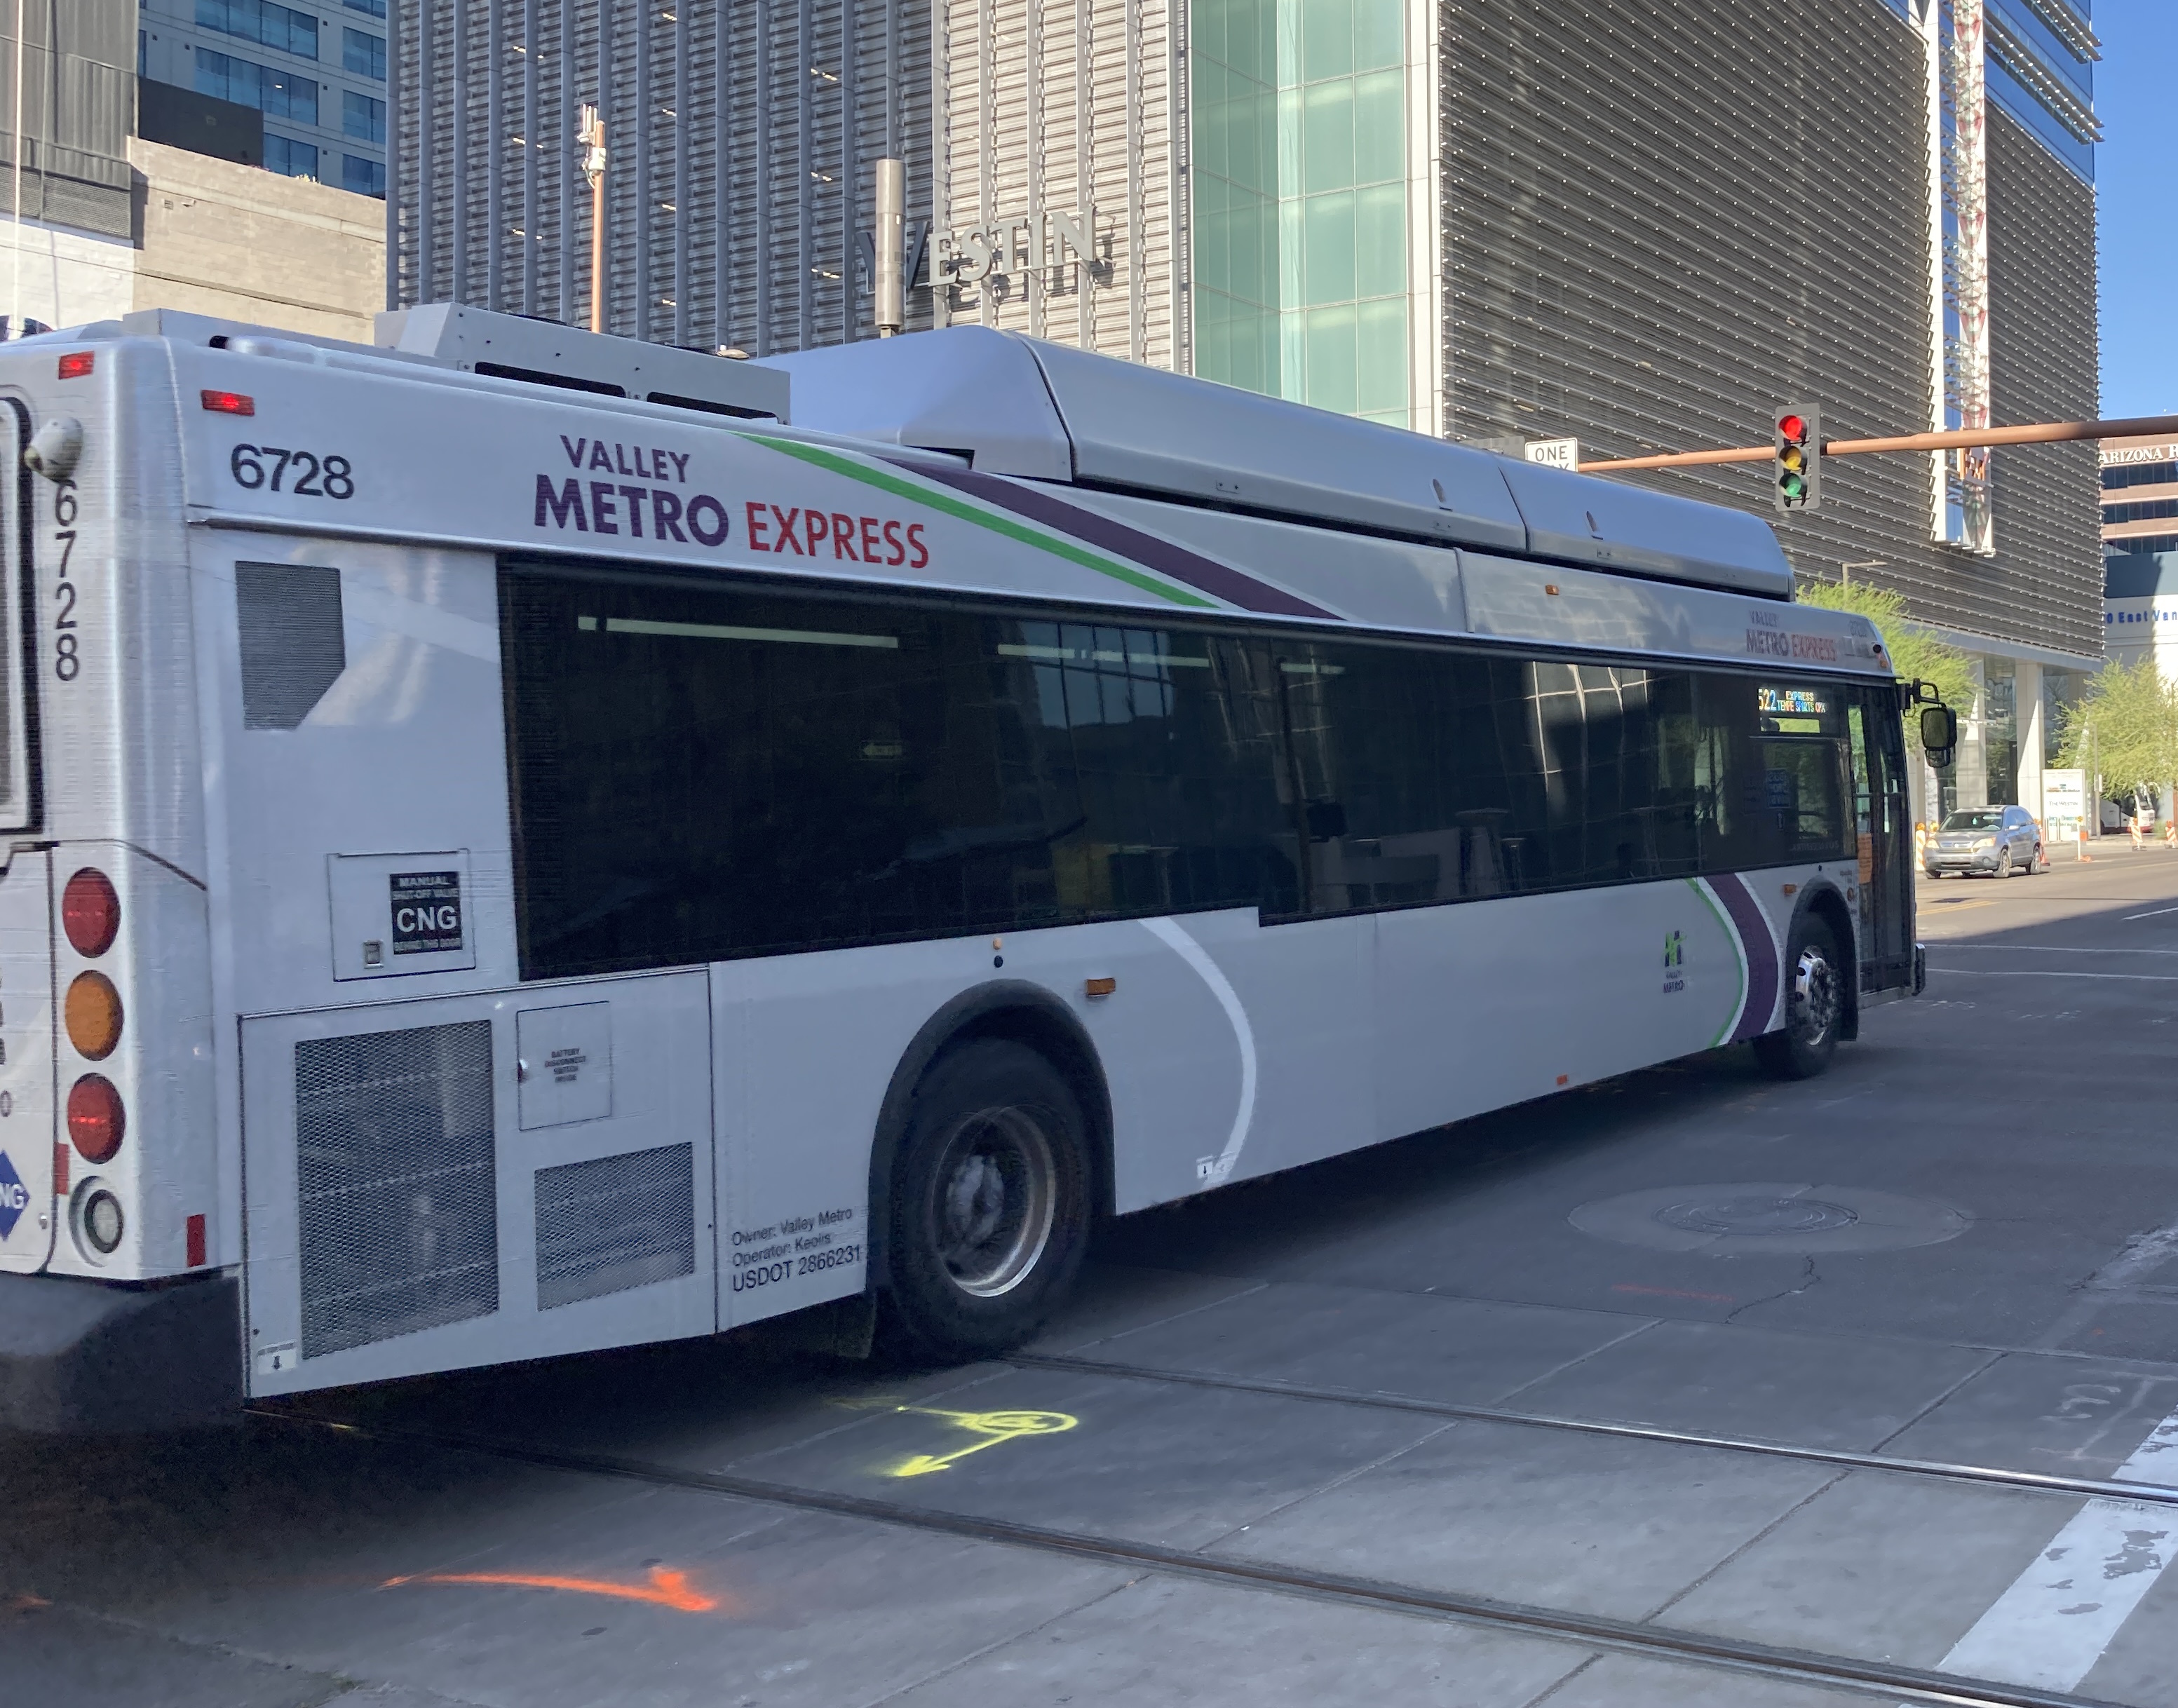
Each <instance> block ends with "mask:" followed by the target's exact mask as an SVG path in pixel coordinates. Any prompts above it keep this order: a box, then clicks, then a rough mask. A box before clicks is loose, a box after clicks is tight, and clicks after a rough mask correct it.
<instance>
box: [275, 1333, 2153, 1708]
mask: <svg viewBox="0 0 2178 1708" xmlns="http://www.w3.org/2000/svg"><path fill="white" fill-rule="evenodd" d="M1046 1362H1060V1363H1061V1367H1067V1362H1086V1360H1076V1361H1067V1362H1061V1361H1059V1360H1046ZM249 1410H251V1411H252V1412H253V1413H254V1415H257V1416H260V1417H262V1418H266V1419H270V1420H273V1421H278V1422H281V1423H284V1424H287V1425H290V1426H296V1427H300V1428H317V1429H327V1430H333V1431H337V1432H341V1433H343V1434H348V1435H353V1436H357V1437H362V1438H364V1439H366V1440H370V1441H374V1442H382V1443H386V1444H389V1445H400V1446H408V1447H423V1448H436V1449H440V1450H442V1451H447V1452H455V1453H473V1454H477V1455H479V1456H481V1457H485V1458H490V1459H501V1460H503V1461H506V1462H509V1463H512V1464H528V1465H534V1466H537V1467H540V1468H543V1469H546V1470H563V1471H569V1472H572V1473H575V1474H577V1475H588V1476H601V1477H611V1478H618V1479H621V1480H624V1481H633V1482H641V1483H648V1484H650V1485H653V1486H658V1487H665V1488H681V1489H690V1490H695V1491H698V1492H703V1493H707V1494H716V1495H723V1496H726V1497H731V1498H734V1499H738V1500H748V1501H757V1502H761V1503H764V1504H767V1505H771V1506H779V1507H785V1508H791V1509H794V1510H797V1511H804V1512H821V1513H829V1514H833V1515H834V1516H836V1517H840V1518H849V1519H863V1520H866V1521H867V1522H870V1523H874V1524H882V1525H895V1526H899V1527H901V1528H905V1529H910V1530H923V1531H928V1532H934V1533H936V1534H939V1535H943V1536H959V1537H962V1538H965V1539H967V1540H971V1541H985V1542H993V1543H997V1544H999V1545H1001V1546H1004V1547H1022V1548H1031V1549H1035V1550H1038V1551H1040V1552H1046V1553H1055V1554H1064V1555H1067V1556H1070V1557H1074V1558H1076V1559H1083V1560H1090V1561H1095V1562H1100V1563H1106V1564H1109V1565H1116V1566H1137V1567H1146V1568H1151V1569H1152V1570H1156V1571H1160V1572H1170V1573H1174V1574H1181V1575H1185V1576H1188V1577H1192V1578H1196V1579H1206V1580H1209V1581H1212V1582H1218V1583H1223V1584H1226V1585H1241V1586H1245V1587H1248V1588H1252V1589H1258V1590H1268V1591H1271V1592H1273V1593H1282V1594H1287V1595H1294V1596H1305V1597H1308V1598H1310V1599H1313V1600H1320V1601H1338V1602H1343V1603H1345V1604H1347V1605H1349V1606H1355V1607H1372V1608H1376V1609H1378V1610H1380V1611H1395V1612H1409V1613H1416V1614H1421V1615H1425V1616H1429V1615H1434V1616H1436V1617H1437V1618H1444V1619H1448V1620H1454V1621H1458V1622H1459V1623H1464V1624H1469V1625H1479V1626H1484V1627H1488V1628H1491V1629H1498V1630H1505V1631H1526V1632H1530V1633H1533V1634H1538V1635H1541V1636H1546V1637H1557V1638H1562V1639H1564V1640H1568V1641H1569V1642H1573V1643H1578V1644H1582V1645H1589V1646H1592V1647H1595V1648H1598V1649H1604V1650H1610V1651H1617V1652H1619V1653H1625V1654H1638V1655H1644V1656H1650V1657H1652V1658H1661V1659H1672V1660H1679V1661H1691V1662H1694V1663H1697V1664H1699V1665H1704V1666H1708V1667H1715V1668H1717V1669H1719V1670H1722V1671H1727V1672H1737V1673H1742V1674H1748V1675H1753V1676H1758V1677H1765V1678H1780V1679H1789V1680H1792V1681H1793V1682H1796V1683H1812V1684H1820V1685H1827V1686H1831V1687H1833V1688H1842V1689H1866V1690H1872V1691H1877V1692H1880V1693H1882V1694H1884V1695H1885V1696H1886V1697H1894V1698H1896V1700H1899V1701H1901V1702H1912V1703H1927V1704H1933V1705H1943V1708H2121V1705H2118V1704H2114V1703H2110V1702H2107V1701H2105V1700H2103V1699H2100V1698H2095V1697H2088V1696H2079V1695H2075V1694H2071V1693H2070V1692H2067V1691H2061V1690H2048V1689H2039V1688H2038V1687H2035V1686H2033V1685H2027V1684H2013V1683H2005V1682H2003V1681H2001V1680H1998V1679H1989V1678H1955V1677H1952V1676H1951V1675H1950V1674H1947V1673H1943V1672H1932V1671H1930V1670H1929V1669H1927V1668H1924V1667H1904V1666H1899V1665H1896V1664H1894V1663H1891V1662H1889V1661H1874V1660H1864V1659H1860V1658H1858V1657H1855V1656H1846V1655H1833V1654H1825V1653H1822V1652H1820V1651H1814V1650H1807V1649H1797V1648H1792V1647H1788V1646H1785V1645H1777V1644H1770V1643H1760V1642H1754V1641H1749V1640H1744V1639H1740V1638H1734V1637H1728V1636H1722V1635H1717V1634H1711V1633H1709V1632H1704V1631H1696V1630H1689V1629H1683V1628H1679V1627H1674V1626H1664V1625H1648V1624H1643V1623H1639V1622H1638V1621H1635V1620H1631V1619H1619V1618H1609V1617H1606V1616H1605V1615H1601V1614H1596V1613H1584V1612H1576V1611H1573V1610H1569V1609H1565V1608H1558V1607H1540V1606H1535V1605H1533V1604H1530V1603H1526V1602H1518V1601H1497V1600H1494V1599H1492V1598H1491V1597H1488V1596H1474V1595H1465V1594H1461V1593H1459V1592H1458V1591H1455V1590H1437V1589H1431V1588H1427V1587H1426V1586H1422V1585H1413V1584H1401V1583H1394V1582H1387V1581H1385V1580H1382V1579H1374V1578H1363V1577H1356V1576H1353V1575H1350V1574H1345V1573H1340V1572H1327V1571H1321V1570H1317V1569H1315V1568H1311V1567H1307V1566H1301V1565H1294V1564H1286V1563H1280V1562H1277V1561H1259V1560H1250V1559H1245V1558H1239V1557H1231V1556H1227V1555H1220V1554H1213V1553H1207V1552H1201V1551H1199V1550H1195V1549H1188V1548H1173V1547H1163V1546H1162V1545H1160V1544H1158V1543H1155V1542H1147V1541H1132V1540H1129V1539H1127V1538H1125V1537H1117V1536H1093V1535H1088V1534H1086V1533H1083V1532H1081V1531H1078V1530H1059V1529H1056V1528H1053V1527H1050V1526H1047V1525H1031V1524H1021V1523H1018V1522H1015V1521H1014V1520H1011V1519H991V1518H979V1517H976V1516H973V1515H971V1514H963V1513H954V1512H947V1511H944V1510H943V1509H942V1508H933V1507H924V1506H916V1505H911V1504H909V1503H905V1502H900V1501H890V1500H878V1499H873V1498H872V1497H868V1496H864V1495H854V1494H846V1493H842V1492H838V1491H835V1490H829V1489H818V1488H809V1487H806V1486H801V1485H798V1484H793V1483H783V1482H774V1481H769V1480H768V1479H765V1478H762V1477H752V1476H746V1475H738V1474H736V1473H733V1472H730V1471H705V1470H688V1469H686V1468H683V1467H681V1466H678V1465H669V1464H659V1463H656V1462H654V1461H651V1460H646V1459H630V1458H623V1457H621V1456H618V1455H615V1454H611V1453H583V1452H575V1451H571V1450H567V1449H563V1448H553V1447H548V1446H542V1445H534V1444H529V1443H524V1442H511V1441H505V1440H495V1439H491V1438H488V1437H480V1436H473V1435H468V1434H466V1433H464V1432H460V1431H453V1430H444V1429H422V1428H412V1427H407V1426H399V1425H386V1424H377V1423H370V1424H364V1423H357V1422H353V1421H349V1420H347V1419H344V1418H338V1417H333V1416H330V1415H326V1414H324V1413H320V1412H315V1411H309V1410H302V1409H300V1408H290V1407H271V1406H264V1405H258V1406H253V1407H251V1408H249ZM2128 1492H2130V1491H2128Z"/></svg>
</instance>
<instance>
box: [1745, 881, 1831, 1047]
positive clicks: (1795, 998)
mask: <svg viewBox="0 0 2178 1708" xmlns="http://www.w3.org/2000/svg"><path fill="white" fill-rule="evenodd" d="M1785 977H1786V980H1787V983H1786V987H1785V1024H1784V1025H1783V1026H1781V1027H1780V1028H1779V1029H1778V1030H1777V1031H1776V1032H1765V1033H1764V1034H1763V1035H1762V1036H1761V1037H1758V1038H1756V1039H1755V1040H1754V1059H1756V1060H1757V1061H1759V1062H1760V1063H1761V1064H1762V1065H1763V1067H1764V1068H1765V1069H1766V1070H1768V1071H1769V1072H1770V1074H1772V1075H1774V1076H1776V1078H1778V1079H1781V1080H1805V1079H1813V1078H1814V1076H1816V1075H1817V1074H1819V1073H1820V1072H1822V1070H1824V1069H1825V1068H1826V1067H1828V1066H1829V1065H1831V1056H1832V1055H1834V1054H1836V1051H1837V1040H1838V1027H1839V1023H1840V1022H1841V1021H1842V1020H1843V1019H1844V1017H1845V988H1844V986H1843V984H1842V983H1841V980H1842V978H1843V977H1844V974H1843V972H1842V971H1841V968H1840V966H1839V964H1838V953H1837V943H1836V939H1834V938H1832V936H1831V928H1830V927H1829V926H1827V925H1825V924H1824V923H1823V922H1822V921H1821V920H1820V919H1818V918H1816V917H1814V916H1813V915H1812V914H1810V915H1808V916H1805V917H1803V918H1802V919H1801V920H1800V921H1799V922H1798V923H1797V924H1795V925H1794V926H1793V928H1792V946H1791V948H1790V950H1789V951H1788V952H1787V955H1786V957H1785Z"/></svg>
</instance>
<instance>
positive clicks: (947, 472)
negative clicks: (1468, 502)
mask: <svg viewBox="0 0 2178 1708" xmlns="http://www.w3.org/2000/svg"><path fill="white" fill-rule="evenodd" d="M900 467H902V468H911V469H912V470H913V471H914V472H915V473H916V474H919V475H921V476H922V478H923V479H925V480H936V481H940V482H942V483H943V484H945V485H947V486H953V487H957V488H959V489H960V490H961V491H963V492H965V493H967V494H968V495H970V496H971V497H974V498H980V499H982V501H984V502H985V503H986V504H994V505H997V506H999V508H1000V509H1002V510H1010V511H1012V512H1014V514H1015V515H1016V516H1021V517H1026V518H1027V519H1028V520H1030V521H1031V522H1038V523H1042V524H1043V525H1044V526H1045V527H1046V528H1056V529H1057V530H1058V531H1059V533H1061V534H1072V535H1073V536H1074V538H1075V539H1079V540H1081V541H1083V542H1084V543H1086V544H1087V545H1093V546H1096V547H1097V548H1098V549H1099V550H1103V551H1108V552H1111V553H1113V554H1114V555H1115V556H1119V557H1125V558H1131V559H1132V560H1133V561H1135V562H1136V563H1139V564H1141V565H1142V566H1144V567H1146V568H1149V569H1153V570H1155V571H1157V573H1158V574H1160V575H1168V576H1170V577H1171V578H1173V579H1174V581H1178V582H1184V583H1186V584H1187V585H1188V586H1189V587H1191V588H1195V589H1196V590H1197V591H1198V592H1201V593H1207V594H1210V595H1212V597H1213V598H1217V599H1223V600H1224V601H1225V602H1226V603H1227V604H1228V605H1239V607H1240V609H1241V610H1254V611H1263V612H1267V613H1272V614H1274V615H1277V616H1313V617H1322V618H1326V619H1327V620H1328V621H1333V622H1343V621H1345V619H1344V618H1343V617H1341V616H1339V615H1338V612H1337V611H1335V610H1325V609H1324V608H1323V607H1322V605H1311V604H1310V603H1309V602H1308V601H1307V600H1306V599H1300V598H1298V597H1296V596H1295V595H1294V594H1289V593H1288V592H1286V591H1285V589H1284V588H1277V587H1272V585H1271V584H1270V583H1268V582H1264V581H1258V580H1256V578H1255V577H1254V576H1252V575H1246V574H1243V573H1242V572H1240V571H1239V570H1237V569H1234V568H1233V567H1231V566H1230V565H1229V564H1223V563H1220V562H1218V561H1217V560H1216V559H1215V558H1209V557H1203V556H1200V555H1199V554H1197V553H1196V552H1192V551H1190V550H1187V548H1186V547H1185V546H1181V545H1174V544H1173V543H1172V542H1171V541H1170V540H1168V539H1158V538H1157V536H1156V535H1155V534H1145V533H1143V532H1142V531H1141V529H1140V528H1130V527H1128V526H1127V524H1126V523H1124V522H1114V520H1113V519H1112V518H1111V517H1108V516H1099V515H1097V513H1096V512H1094V511H1091V510H1084V509H1082V508H1081V506H1079V505H1075V504H1069V503H1067V502H1066V501H1065V500H1064V499H1062V498H1057V497H1054V496H1053V495H1051V494H1050V493H1048V492H1043V491H1040V490H1037V488H1035V487H1033V486H1025V485H1019V484H1015V482H1013V481H1010V480H1001V479H999V478H998V477H997V476H996V475H993V474H977V473H975V472H974V471H973V470H972V469H967V468H932V467H931V466H930V465H929V464H928V463H901V464H900Z"/></svg>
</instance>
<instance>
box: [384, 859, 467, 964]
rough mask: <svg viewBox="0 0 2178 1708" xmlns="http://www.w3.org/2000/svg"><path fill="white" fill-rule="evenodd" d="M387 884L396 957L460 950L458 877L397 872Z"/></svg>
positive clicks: (456, 873) (451, 873) (460, 877)
mask: <svg viewBox="0 0 2178 1708" xmlns="http://www.w3.org/2000/svg"><path fill="white" fill-rule="evenodd" d="M388 881H389V882H390V883H391V886H392V892H393V893H392V902H393V952H394V953H395V954H396V955H435V954H438V953H440V952H441V950H449V949H459V948H460V947H461V946H462V874H461V873H458V872H396V873H393V874H392V875H391V879H389V880H388Z"/></svg>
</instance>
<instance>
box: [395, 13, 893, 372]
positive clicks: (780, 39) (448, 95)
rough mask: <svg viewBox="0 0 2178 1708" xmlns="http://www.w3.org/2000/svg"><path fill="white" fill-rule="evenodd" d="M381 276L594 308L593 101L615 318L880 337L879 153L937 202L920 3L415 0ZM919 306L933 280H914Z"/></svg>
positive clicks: (569, 316) (714, 332)
mask: <svg viewBox="0 0 2178 1708" xmlns="http://www.w3.org/2000/svg"><path fill="white" fill-rule="evenodd" d="M397 14H398V16H397V31H396V34H397V43H396V54H395V67H394V71H395V80H394V88H393V104H394V113H393V118H392V126H391V128H392V134H393V139H394V156H395V167H394V171H393V173H392V181H391V196H390V197H389V205H388V209H387V218H388V222H389V226H390V227H391V230H390V235H391V239H392V241H391V243H389V244H388V245H387V271H388V277H387V281H386V294H387V298H388V300H389V301H390V302H391V303H394V304H413V303H419V302H435V301H446V300H452V301H457V302H462V303H468V304H473V305H476V306H479V307H484V308H493V309H506V310H510V311H512V312H515V313H519V314H528V315H541V316H543V317H544V318H545V319H547V320H560V321H564V322H566V323H569V324H573V325H587V324H588V320H589V316H590V300H589V298H590V260H589V250H590V234H591V233H590V194H589V189H588V185H587V184H586V183H584V182H583V178H582V175H581V173H580V172H578V171H577V167H576V156H577V150H576V140H575V133H576V125H577V110H578V109H579V107H581V106H582V105H583V103H584V102H586V101H587V102H591V103H594V104H595V105H596V106H597V107H599V110H600V112H601V113H602V114H603V116H604V118H605V123H606V124H607V127H608V131H607V145H608V150H609V162H608V167H607V181H606V182H607V190H606V197H605V202H606V215H607V219H608V222H609V223H608V227H607V233H606V255H607V257H608V269H607V280H606V291H605V296H606V302H605V327H606V329H607V330H608V331H614V332H618V333H621V334H623V335H626V336H628V337H639V338H648V339H652V340H654V341H657V342H663V343H670V344H676V345H681V346H683V347H687V348H701V349H719V348H734V349H741V350H744V351H747V353H750V354H752V355H765V354H769V353H773V352H776V351H785V350H795V349H801V348H805V347H807V346H810V345H813V344H826V343H837V342H841V341H843V340H844V339H846V338H851V337H869V336H872V335H873V332H874V330H875V329H874V327H873V326H872V324H871V309H872V304H871V298H870V287H869V280H868V276H867V271H866V267H865V264H864V261H863V257H862V244H863V241H864V238H865V234H867V233H868V232H869V230H870V228H871V224H872V209H871V205H870V204H871V198H872V194H873V180H872V163H873V161H876V160H878V158H879V157H881V156H884V155H887V154H897V155H899V156H901V157H903V158H905V159H906V162H907V185H908V202H907V217H908V221H909V224H910V229H911V232H913V231H914V230H915V229H916V227H917V222H922V226H923V227H924V228H926V229H927V227H928V222H929V218H930V189H931V171H930V151H929V137H930V96H931V87H932V85H931V79H930V76H929V71H928V68H929V64H930V57H929V26H930V11H929V8H928V7H927V6H922V5H919V4H910V3H905V0H807V3H796V0H735V3H732V4H720V3H705V0H643V3H642V4H639V5H636V6H612V5H607V4H605V3H603V0H402V3H401V4H400V5H399V6H398V8H397ZM907 309H908V322H909V325H910V326H928V325H929V324H930V294H929V293H928V290H926V289H920V288H911V290H910V291H909V293H908V301H907Z"/></svg>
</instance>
